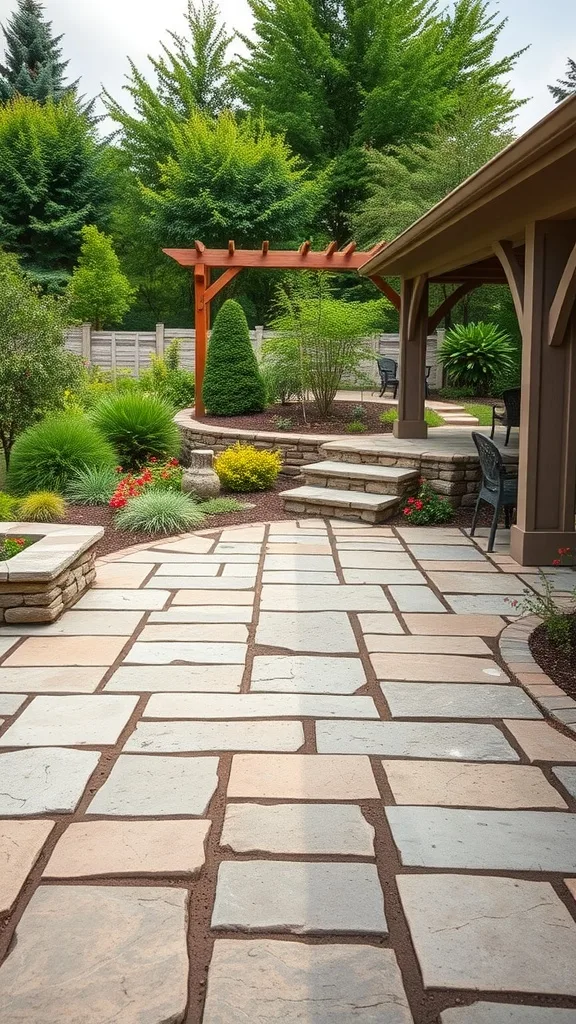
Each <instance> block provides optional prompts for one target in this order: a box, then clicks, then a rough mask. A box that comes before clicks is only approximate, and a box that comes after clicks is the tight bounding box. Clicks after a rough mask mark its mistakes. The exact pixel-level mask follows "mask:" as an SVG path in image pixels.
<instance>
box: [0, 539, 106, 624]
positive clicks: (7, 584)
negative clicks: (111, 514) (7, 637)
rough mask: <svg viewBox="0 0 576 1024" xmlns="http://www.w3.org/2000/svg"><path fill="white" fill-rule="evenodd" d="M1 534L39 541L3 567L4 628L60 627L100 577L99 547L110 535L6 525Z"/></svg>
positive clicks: (0, 602) (0, 609)
mask: <svg viewBox="0 0 576 1024" xmlns="http://www.w3.org/2000/svg"><path fill="white" fill-rule="evenodd" d="M0 534H1V535H2V536H5V537H27V538H34V539H35V543H34V544H33V545H31V546H30V547H28V548H25V549H24V551H22V552H21V553H20V554H19V555H15V556H14V558H10V559H9V560H8V561H7V562H0V625H1V623H3V622H6V623H9V622H54V621H55V620H56V619H57V618H59V616H60V615H61V614H62V612H63V611H64V610H65V609H66V608H68V607H69V606H70V605H71V604H74V602H75V601H76V600H77V599H78V597H79V595H80V594H81V593H82V592H83V591H84V590H86V589H87V588H88V587H89V586H91V584H92V583H93V582H94V580H95V578H96V570H95V568H94V558H95V555H94V546H95V544H96V543H97V542H98V541H99V540H100V538H101V537H102V536H103V534H104V529H103V527H101V526H68V525H67V524H65V523H64V524H55V523H0ZM38 538H39V539H38Z"/></svg>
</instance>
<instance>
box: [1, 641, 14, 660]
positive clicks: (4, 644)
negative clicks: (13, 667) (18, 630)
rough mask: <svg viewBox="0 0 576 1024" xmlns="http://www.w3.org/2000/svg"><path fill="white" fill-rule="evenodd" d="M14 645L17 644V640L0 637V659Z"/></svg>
mask: <svg viewBox="0 0 576 1024" xmlns="http://www.w3.org/2000/svg"><path fill="white" fill-rule="evenodd" d="M15 643H17V640H15V639H13V638H12V637H9V636H0V658H2V657H3V656H4V655H5V654H7V653H8V651H9V650H10V648H11V647H14V644H15Z"/></svg>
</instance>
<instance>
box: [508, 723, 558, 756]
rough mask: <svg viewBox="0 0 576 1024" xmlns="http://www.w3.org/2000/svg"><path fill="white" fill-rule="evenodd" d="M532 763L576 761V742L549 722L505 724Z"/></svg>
mask: <svg viewBox="0 0 576 1024" xmlns="http://www.w3.org/2000/svg"><path fill="white" fill-rule="evenodd" d="M504 724H505V725H506V726H507V727H508V729H509V730H510V732H511V733H512V735H513V736H514V737H515V739H516V741H517V742H518V743H519V744H520V746H521V747H522V750H523V751H524V753H525V754H526V756H527V757H528V758H529V760H530V761H576V741H575V740H572V739H570V738H569V737H568V736H564V734H563V733H561V732H559V731H558V730H557V729H554V728H553V727H552V726H551V725H548V722H516V721H506V722H505V723H504Z"/></svg>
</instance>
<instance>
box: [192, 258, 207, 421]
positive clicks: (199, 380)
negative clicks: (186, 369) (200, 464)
mask: <svg viewBox="0 0 576 1024" xmlns="http://www.w3.org/2000/svg"><path fill="white" fill-rule="evenodd" d="M209 284H210V269H209V268H208V267H206V266H204V264H203V263H197V264H196V266H195V267H194V329H195V339H194V379H195V386H196V398H195V413H196V416H204V413H205V412H206V410H205V408H204V402H203V399H202V385H203V383H204V370H205V368H206V353H207V350H208V329H209V309H210V305H209V303H207V302H206V289H207V288H208V286H209Z"/></svg>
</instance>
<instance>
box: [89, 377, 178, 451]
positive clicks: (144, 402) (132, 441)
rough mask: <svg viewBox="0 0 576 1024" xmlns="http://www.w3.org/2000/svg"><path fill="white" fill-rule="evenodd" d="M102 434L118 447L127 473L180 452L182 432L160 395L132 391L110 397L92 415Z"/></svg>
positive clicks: (170, 409)
mask: <svg viewBox="0 0 576 1024" xmlns="http://www.w3.org/2000/svg"><path fill="white" fill-rule="evenodd" d="M92 420H93V422H94V424H95V425H96V427H97V428H98V430H100V431H101V433H102V434H103V435H104V437H106V438H107V439H108V441H109V442H110V443H111V444H113V445H114V448H115V449H116V451H117V452H118V457H119V459H120V463H121V465H122V466H123V467H124V469H138V468H139V467H140V466H143V465H144V464H145V463H146V461H147V460H148V458H149V456H154V457H155V458H165V457H168V456H177V455H178V454H179V452H180V431H179V430H178V427H177V426H176V424H175V423H174V421H173V419H172V408H171V407H170V406H169V405H168V404H167V403H166V402H164V401H163V399H161V398H158V396H157V395H146V394H141V393H140V392H138V391H128V392H126V393H124V394H114V395H108V396H107V397H106V398H104V399H102V401H101V402H100V403H99V405H97V406H96V408H95V409H94V411H93V413H92Z"/></svg>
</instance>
